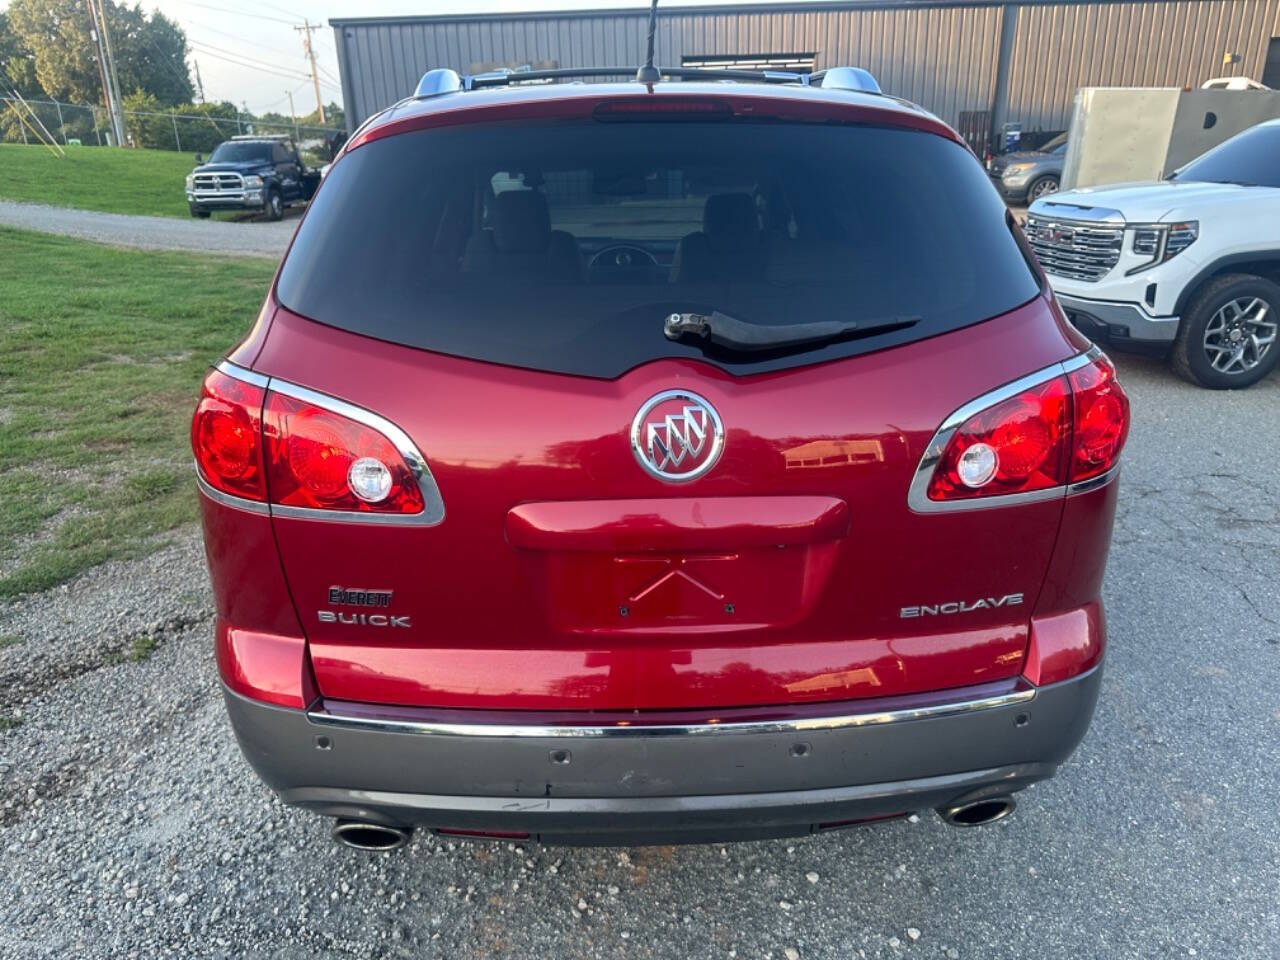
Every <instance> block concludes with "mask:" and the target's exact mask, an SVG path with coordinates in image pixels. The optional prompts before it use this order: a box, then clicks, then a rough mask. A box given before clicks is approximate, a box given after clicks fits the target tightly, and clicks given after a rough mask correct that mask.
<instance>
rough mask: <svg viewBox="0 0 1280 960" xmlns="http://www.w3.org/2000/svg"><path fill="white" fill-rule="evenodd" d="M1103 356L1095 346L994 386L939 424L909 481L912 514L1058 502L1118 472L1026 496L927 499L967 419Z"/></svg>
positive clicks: (1004, 495)
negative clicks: (939, 467)
mask: <svg viewBox="0 0 1280 960" xmlns="http://www.w3.org/2000/svg"><path fill="white" fill-rule="evenodd" d="M1102 356H1104V354H1103V352H1102V350H1100V349H1099V348H1098V347H1097V346H1093V347H1090V348H1089V349H1088V350H1086V351H1085V352H1084V353H1079V354H1076V355H1075V356H1074V357H1071V358H1070V359H1068V360H1063V361H1062V362H1060V363H1051V364H1049V366H1047V367H1043V368H1041V369H1040V370H1037V371H1035V372H1034V373H1029V374H1027V375H1026V376H1025V377H1019V378H1018V379H1017V380H1014V381H1012V382H1011V383H1006V384H1005V385H1004V386H1002V387H997V388H996V389H995V390H992V391H991V392H990V393H984V394H983V395H982V396H980V397H978V398H977V399H974V400H970V401H969V402H968V403H966V404H965V405H964V406H962V407H960V408H958V409H957V410H956V411H955V412H954V413H952V414H951V415H950V416H949V417H947V418H946V419H945V420H944V421H942V426H940V427H939V428H938V430H937V432H936V433H935V434H934V435H933V439H932V440H930V441H929V445H928V446H927V447H925V450H924V455H923V456H922V457H921V458H920V463H919V465H918V466H917V467H916V472H915V475H914V476H913V477H912V478H911V487H910V489H909V490H908V492H907V506H908V507H910V509H911V511H912V512H913V513H952V512H955V511H959V510H991V509H996V508H998V507H1012V506H1018V505H1021V504H1028V503H1042V502H1044V501H1046V500H1061V499H1062V498H1063V497H1066V496H1068V495H1070V494H1075V493H1085V492H1087V491H1089V490H1095V489H1097V488H1098V487H1100V486H1103V485H1104V484H1106V483H1107V482H1109V481H1110V480H1111V479H1112V478H1113V477H1115V475H1116V474H1117V473H1118V472H1119V470H1120V468H1119V465H1117V466H1115V467H1112V468H1111V469H1110V470H1108V471H1107V472H1106V473H1104V474H1100V475H1099V476H1097V477H1090V478H1089V479H1088V480H1082V481H1080V482H1079V483H1074V484H1063V485H1061V486H1057V487H1046V488H1045V489H1043V490H1032V491H1030V492H1028V493H1006V494H1000V495H998V496H994V497H973V498H972V499H969V500H930V499H929V481H930V480H932V479H933V472H934V470H935V469H936V468H937V466H938V463H939V462H940V461H941V460H942V455H943V453H945V452H946V449H947V444H948V443H950V442H951V438H952V436H954V435H955V432H956V430H958V429H959V428H960V426H961V425H962V424H963V423H964V422H965V421H966V420H968V419H969V418H970V417H972V416H974V415H976V414H979V413H981V412H982V411H983V410H986V409H987V408H988V407H993V406H995V405H996V404H997V403H1003V402H1004V401H1005V400H1008V399H1009V398H1010V397H1016V396H1017V395H1018V394H1020V393H1022V392H1023V391H1024V390H1029V389H1031V388H1032V387H1037V386H1039V385H1040V384H1042V383H1044V382H1046V381H1048V380H1052V379H1054V378H1055V377H1062V376H1066V375H1067V374H1069V373H1071V372H1073V371H1075V370H1079V369H1080V368H1081V367H1084V366H1088V365H1089V364H1090V363H1093V362H1094V361H1095V360H1097V359H1098V358H1099V357H1102Z"/></svg>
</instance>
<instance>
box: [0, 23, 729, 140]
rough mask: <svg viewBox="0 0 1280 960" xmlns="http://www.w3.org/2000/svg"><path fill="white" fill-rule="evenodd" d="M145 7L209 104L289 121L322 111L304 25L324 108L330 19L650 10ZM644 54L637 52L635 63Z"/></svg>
mask: <svg viewBox="0 0 1280 960" xmlns="http://www.w3.org/2000/svg"><path fill="white" fill-rule="evenodd" d="M700 2H703V3H707V2H720V0H700ZM5 5H6V0H0V7H3V6H5ZM142 5H143V7H144V8H145V9H148V10H160V11H161V12H163V13H164V15H165V16H167V17H169V18H170V19H172V20H175V21H177V23H178V25H179V26H181V27H182V29H183V30H184V31H185V32H186V34H187V42H188V44H189V46H190V49H191V56H190V57H189V58H188V63H190V64H192V67H193V70H192V79H193V81H194V78H195V73H194V65H195V64H199V67H200V79H201V81H202V82H203V85H204V96H205V99H207V100H230V101H232V102H233V103H235V104H237V105H240V106H244V105H246V104H247V106H248V108H249V110H251V111H252V112H254V113H264V112H267V111H275V112H277V113H282V114H286V115H287V114H288V113H289V95H290V94H291V93H292V95H293V104H294V109H295V110H296V111H297V112H298V113H299V114H305V113H310V112H312V111H313V110H315V108H316V97H315V92H314V88H313V87H312V83H311V75H310V72H309V70H308V65H307V61H306V57H305V55H304V53H303V45H302V41H303V38H302V34H301V33H300V32H298V31H296V30H295V29H294V27H295V26H301V25H302V23H303V20H304V19H309V20H310V21H311V23H313V24H316V23H318V24H320V25H321V27H320V29H319V30H316V31H314V32H313V33H312V35H311V36H312V43H313V45H314V49H315V55H316V66H317V68H318V72H319V76H320V95H321V96H322V97H323V98H324V102H325V103H329V102H331V101H332V102H336V103H341V102H342V90H341V86H340V83H339V79H338V54H337V50H336V49H335V48H334V38H333V28H332V27H330V26H329V19H330V18H331V17H378V16H403V15H406V14H410V15H423V14H428V15H429V14H457V13H503V12H513V13H514V12H517V11H523V10H570V9H583V8H587V9H590V8H603V7H620V8H636V7H640V6H647V4H645V3H644V0H479V2H478V0H428V2H425V3H424V2H421V0H420V2H418V3H414V2H412V0H276V2H272V3H267V2H265V0H143V3H142ZM680 5H681V4H680V3H678V2H673V0H664V2H663V3H662V6H663V7H672V6H680ZM640 53H641V52H640V51H637V57H639V56H640ZM637 62H638V61H637Z"/></svg>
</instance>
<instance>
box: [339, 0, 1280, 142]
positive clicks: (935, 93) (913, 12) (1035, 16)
mask: <svg viewBox="0 0 1280 960" xmlns="http://www.w3.org/2000/svg"><path fill="white" fill-rule="evenodd" d="M647 18H648V11H647V9H639V8H637V9H634V10H585V11H569V12H540V13H513V14H484V15H475V16H426V17H386V18H383V17H378V18H365V19H335V20H331V21H330V25H331V26H332V27H333V29H334V34H335V40H336V44H337V48H338V63H339V66H340V69H341V73H342V93H343V98H344V102H345V106H346V116H347V122H348V124H351V125H353V126H354V125H355V124H358V123H360V122H361V121H362V120H364V119H365V118H366V117H368V116H369V115H370V114H372V113H374V112H376V111H377V110H379V109H381V108H383V107H385V106H387V105H389V104H391V103H394V102H396V101H397V100H399V99H401V98H403V97H405V96H408V95H409V94H410V93H412V91H413V89H414V87H415V86H416V85H417V82H418V79H419V77H421V75H422V73H423V72H424V71H426V70H428V69H430V68H432V67H453V68H454V69H456V70H459V71H462V72H470V73H477V72H481V71H484V70H491V69H494V68H498V67H507V68H510V69H519V68H520V67H522V66H529V67H534V68H549V67H602V66H614V65H636V64H638V63H639V62H640V60H641V59H643V51H644V46H645V36H646V33H647V26H648V19H647ZM657 62H658V63H659V65H661V66H704V65H705V66H715V65H722V66H743V67H746V66H756V67H761V66H770V67H776V68H778V69H788V68H790V69H796V68H809V67H813V68H815V69H822V68H824V67H828V66H838V65H841V64H849V65H853V66H861V67H866V68H867V69H868V70H870V71H871V72H872V73H874V74H875V75H876V77H877V78H878V79H879V81H880V85H881V87H882V88H883V89H884V90H885V92H886V93H890V94H894V95H896V96H900V97H905V98H906V99H908V100H913V101H915V102H916V103H919V104H921V105H922V106H924V107H925V108H926V109H928V110H931V111H933V112H934V113H936V114H937V115H938V116H940V117H941V118H942V119H943V120H945V121H947V122H948V123H950V124H952V125H953V126H955V127H956V128H957V129H959V130H960V131H961V132H962V133H963V134H964V135H965V136H966V137H968V138H969V139H970V142H972V143H974V145H975V146H977V145H979V144H980V143H982V142H983V141H985V140H986V139H987V138H988V137H989V136H990V131H993V130H999V129H1001V127H1002V125H1003V124H1004V123H1005V122H1006V121H1012V122H1019V123H1021V124H1022V127H1023V129H1024V130H1027V131H1057V130H1062V129H1065V128H1066V126H1067V124H1068V122H1069V117H1070V111H1071V103H1072V98H1073V97H1074V95H1075V91H1076V89H1077V88H1079V87H1081V86H1125V85H1138V86H1177V87H1182V86H1190V87H1198V86H1199V85H1200V84H1201V83H1203V82H1204V81H1205V80H1207V79H1209V78H1211V77H1219V76H1234V75H1243V76H1250V77H1253V78H1255V79H1263V80H1264V82H1269V83H1270V84H1271V85H1274V86H1276V87H1278V88H1280V0H1172V2H1134V0H1068V2H1047V0H1021V2H998V0H937V2H928V0H865V2H858V0H854V2H827V3H803V2H802V3H769V4H742V5H736V6H713V7H673V6H669V7H666V8H663V7H661V6H660V7H659V8H658V30H657Z"/></svg>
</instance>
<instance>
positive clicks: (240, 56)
mask: <svg viewBox="0 0 1280 960" xmlns="http://www.w3.org/2000/svg"><path fill="white" fill-rule="evenodd" d="M188 42H189V43H190V44H191V45H192V46H196V47H200V48H202V49H205V50H212V51H213V52H214V53H221V54H223V55H224V56H228V57H235V58H236V59H237V60H243V61H245V62H246V63H251V64H254V65H255V66H260V67H267V68H268V69H270V70H286V71H288V70H293V67H290V66H289V65H288V64H283V63H280V62H279V61H278V60H268V59H266V58H265V57H256V56H254V55H252V54H248V53H241V52H240V51H238V50H228V49H227V48H226V47H219V46H218V45H216V44H213V43H209V42H207V41H205V40H189V41H188ZM295 72H296V73H297V74H298V76H299V77H309V76H310V75H309V74H308V73H307V72H306V71H305V70H297V71H295Z"/></svg>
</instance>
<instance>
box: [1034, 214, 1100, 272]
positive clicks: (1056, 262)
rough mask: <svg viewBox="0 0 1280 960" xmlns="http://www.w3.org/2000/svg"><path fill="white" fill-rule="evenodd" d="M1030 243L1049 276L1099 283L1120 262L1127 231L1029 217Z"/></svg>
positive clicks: (1047, 218)
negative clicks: (1121, 249)
mask: <svg viewBox="0 0 1280 960" xmlns="http://www.w3.org/2000/svg"><path fill="white" fill-rule="evenodd" d="M1026 233H1027V241H1028V242H1029V243H1030V244H1031V249H1033V250H1034V251H1035V252H1036V258H1037V259H1038V260H1039V261H1040V265H1041V266H1042V267H1044V269H1045V272H1046V273H1051V274H1054V275H1055V276H1059V277H1068V278H1070V279H1072V280H1084V281H1086V282H1088V283H1096V282H1097V281H1099V280H1101V279H1102V278H1103V277H1105V276H1106V275H1107V274H1108V273H1110V272H1111V269H1112V267H1114V266H1115V265H1116V263H1117V262H1119V260H1120V248H1121V245H1122V244H1123V243H1124V227H1119V226H1117V227H1111V226H1096V225H1094V224H1086V223H1079V222H1077V221H1074V220H1055V219H1053V218H1051V217H1027V230H1026Z"/></svg>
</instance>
